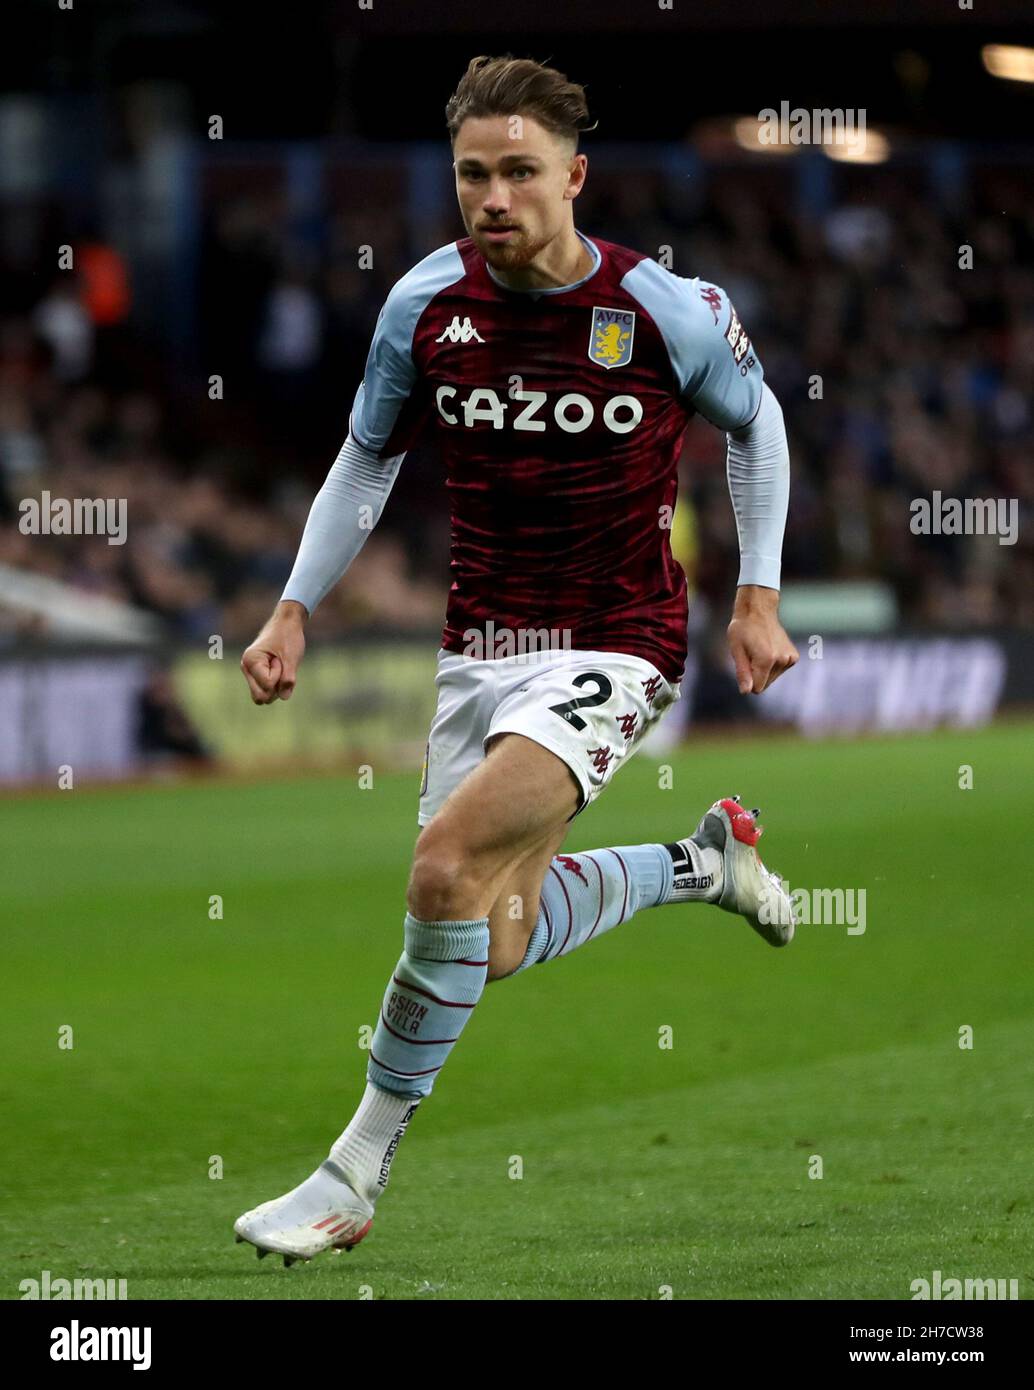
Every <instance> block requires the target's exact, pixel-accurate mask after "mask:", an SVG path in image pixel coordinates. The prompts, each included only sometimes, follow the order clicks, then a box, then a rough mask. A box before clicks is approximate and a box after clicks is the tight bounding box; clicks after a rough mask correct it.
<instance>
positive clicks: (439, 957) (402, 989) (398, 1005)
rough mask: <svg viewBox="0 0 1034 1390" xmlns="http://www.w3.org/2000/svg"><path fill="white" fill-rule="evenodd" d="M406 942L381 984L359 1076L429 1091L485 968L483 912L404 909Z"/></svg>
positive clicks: (407, 1091)
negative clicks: (436, 918)
mask: <svg viewBox="0 0 1034 1390" xmlns="http://www.w3.org/2000/svg"><path fill="white" fill-rule="evenodd" d="M404 941H405V949H404V950H403V952H402V955H401V957H400V959H399V963H398V965H397V966H396V967H395V973H394V974H393V975H392V977H391V980H390V981H389V983H388V987H387V989H386V990H385V992H384V1001H383V1003H382V1005H381V1016H380V1020H379V1021H378V1024H377V1027H376V1029H375V1030H374V1034H373V1041H372V1042H371V1044H370V1060H369V1063H368V1064H367V1068H366V1078H367V1080H368V1081H369V1082H371V1083H372V1084H373V1085H375V1086H379V1087H380V1088H381V1089H382V1090H385V1091H393V1092H394V1093H395V1094H396V1095H400V1096H413V1097H418V1096H426V1095H430V1093H431V1088H432V1086H433V1085H434V1079H435V1077H436V1076H437V1075H438V1073H439V1072H440V1071H441V1069H442V1067H443V1066H444V1065H445V1059H446V1058H447V1057H448V1055H449V1053H450V1052H451V1051H452V1046H453V1043H455V1042H456V1040H457V1039H458V1038H459V1035H460V1034H461V1033H462V1032H463V1028H464V1025H465V1024H466V1022H467V1019H468V1018H469V1017H470V1015H471V1012H472V1011H473V1009H474V1005H475V1004H476V1003H477V1002H478V1000H479V999H480V998H481V995H482V993H483V991H484V988H485V980H486V978H487V976H488V918H487V917H481V918H479V919H477V920H475V921H463V922H421V921H418V919H417V918H416V917H413V916H411V915H410V913H408V912H407V913H406V922H405V928H404Z"/></svg>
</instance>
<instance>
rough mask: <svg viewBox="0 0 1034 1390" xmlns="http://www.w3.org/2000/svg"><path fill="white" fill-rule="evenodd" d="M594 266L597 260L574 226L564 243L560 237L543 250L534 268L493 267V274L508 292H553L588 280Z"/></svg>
mask: <svg viewBox="0 0 1034 1390" xmlns="http://www.w3.org/2000/svg"><path fill="white" fill-rule="evenodd" d="M594 263H595V258H594V257H593V255H592V253H591V252H590V251H589V248H588V247H587V246H586V245H585V243H584V242H583V241H582V239H581V237H579V235H578V233H577V232H576V231H575V229H574V227H573V226H572V227H571V228H570V231H569V234H568V235H566V236H564V237H563V239H561V237H559V236H558V237H556V238H555V239H554V240H553V241H551V242H550V243H549V245H548V246H545V247H543V249H542V252H541V253H540V255H538V256H537V257H536V258H535V260H534V261H533V262H532V263H531V264H530V265H522V266H521V267H520V269H518V270H500V269H498V268H497V267H496V266H492V273H493V274H494V275H495V276H496V278H497V279H498V280H499V281H500V283H501V284H504V285H505V286H506V287H507V289H511V290H552V289H560V288H562V287H563V286H564V285H573V284H575V283H576V282H577V281H578V280H582V279H584V278H585V276H586V275H588V273H589V271H590V270H591V269H592V267H593V265H594Z"/></svg>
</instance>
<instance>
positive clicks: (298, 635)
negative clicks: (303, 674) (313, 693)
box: [241, 604, 305, 705]
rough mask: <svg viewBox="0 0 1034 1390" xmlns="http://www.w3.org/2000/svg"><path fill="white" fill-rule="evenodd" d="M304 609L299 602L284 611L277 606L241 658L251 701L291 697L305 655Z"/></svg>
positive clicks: (259, 702)
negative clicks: (302, 615)
mask: <svg viewBox="0 0 1034 1390" xmlns="http://www.w3.org/2000/svg"><path fill="white" fill-rule="evenodd" d="M291 610H297V613H295V612H293V611H291ZM304 612H305V610H304V609H303V608H302V607H301V605H300V604H291V605H290V609H289V610H288V611H287V612H281V609H280V607H279V606H278V607H277V611H276V612H275V613H274V614H273V616H272V617H271V618H270V620H269V622H268V623H266V625H265V627H264V628H263V629H262V631H261V632H260V633H259V635H258V636H257V637H256V638H255V640H254V642H252V644H251V646H250V647H248V648H247V650H246V651H245V653H244V655H243V656H242V657H241V670H242V671H243V672H244V679H245V680H246V681H247V682H248V689H249V690H250V691H251V698H252V702H253V703H254V704H256V705H271V704H272V703H273V701H274V700H289V699H290V698H291V695H292V693H293V691H294V687H295V684H296V682H297V680H298V667H299V665H300V664H301V660H302V657H303V656H304V655H305V628H304V625H303V620H302V617H301V614H302V613H304Z"/></svg>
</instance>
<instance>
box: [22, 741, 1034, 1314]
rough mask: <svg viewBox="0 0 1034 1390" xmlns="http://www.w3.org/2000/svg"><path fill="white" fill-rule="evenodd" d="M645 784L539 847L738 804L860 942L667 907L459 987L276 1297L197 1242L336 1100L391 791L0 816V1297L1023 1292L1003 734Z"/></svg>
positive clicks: (1026, 1025)
mask: <svg viewBox="0 0 1034 1390" xmlns="http://www.w3.org/2000/svg"><path fill="white" fill-rule="evenodd" d="M668 761H670V763H671V765H672V768H673V776H674V785H673V787H672V789H670V790H661V789H659V788H658V759H657V757H656V756H655V757H653V758H649V757H647V755H645V754H641V755H640V756H639V757H637V758H636V759H635V760H634V761H633V762H632V763H631V764H630V765H629V767H627V768H626V769H624V770H623V771H622V772H620V773H619V774H618V776H617V778H616V779H615V781H614V783H613V785H612V786H611V787H610V789H609V790H608V791H607V793H606V794H605V795H604V796H603V797H602V798H601V800H600V801H599V802H598V803H597V804H596V805H595V806H594V807H593V808H592V809H591V810H590V811H589V812H587V813H586V815H584V816H583V817H580V818H579V820H578V821H576V822H575V824H574V826H573V827H572V832H571V834H570V837H569V839H568V842H567V845H566V846H565V848H566V849H569V850H570V849H587V848H590V847H593V846H597V845H622V844H630V843H636V842H640V841H644V840H668V839H672V838H674V837H675V836H677V835H682V834H687V833H689V832H690V831H691V830H692V829H693V827H694V826H695V824H696V821H697V819H698V817H699V815H700V813H701V812H702V810H703V809H704V808H705V807H706V806H707V805H708V804H709V803H710V802H711V801H712V800H713V799H714V798H715V797H716V796H720V795H726V794H729V793H731V792H739V793H740V794H741V795H742V797H743V801H744V804H745V805H747V806H751V805H756V804H760V805H761V806H762V807H763V809H764V817H763V821H764V823H765V824H766V825H767V826H768V832H767V834H766V836H765V838H764V839H763V841H762V846H761V847H762V850H763V851H764V853H765V857H766V859H767V861H768V862H769V864H770V866H771V867H775V868H776V869H778V870H779V871H780V872H781V873H783V874H784V875H785V876H786V877H787V878H788V879H789V881H790V884H791V886H793V887H800V886H806V887H828V888H836V887H842V888H849V887H850V888H855V889H862V888H864V889H865V890H866V895H867V900H866V930H865V932H864V934H860V935H851V934H849V933H848V932H847V930H846V927H845V926H839V927H837V926H832V925H823V926H810V927H807V926H804V927H801V928H800V930H799V932H798V937H797V940H796V941H795V943H794V944H793V945H792V946H790V947H789V949H787V950H784V951H774V950H772V949H771V948H769V947H768V946H766V945H765V944H764V943H763V942H762V941H761V940H760V938H758V937H757V936H755V934H754V933H753V932H751V930H750V929H749V927H747V926H746V925H745V924H744V923H742V922H741V921H739V920H738V919H735V918H733V917H731V916H729V915H728V914H725V913H720V912H717V911H715V910H714V909H712V908H703V907H667V908H662V909H655V910H652V911H649V912H645V913H643V914H641V915H640V916H639V917H638V918H636V919H635V920H634V921H633V922H632V923H630V924H627V925H625V926H622V927H620V928H617V929H616V930H614V931H613V932H611V933H609V934H608V935H607V936H605V937H604V938H602V939H601V940H598V941H595V942H592V943H590V944H589V945H588V946H586V947H585V948H584V949H582V950H579V951H577V952H576V953H575V954H574V955H572V956H571V957H569V958H566V959H563V960H561V961H557V962H554V963H552V964H549V965H546V966H542V967H536V968H534V969H532V970H529V971H526V972H523V973H522V974H521V975H520V976H518V977H517V978H515V979H511V980H508V981H501V982H498V983H495V984H492V985H491V986H489V987H488V989H487V991H486V993H485V995H484V997H483V999H482V1002H481V1004H480V1005H479V1007H478V1009H477V1010H476V1011H475V1013H474V1015H473V1017H472V1019H471V1021H470V1024H469V1026H468V1027H467V1029H466V1031H465V1032H464V1035H463V1038H462V1040H461V1042H460V1043H459V1045H458V1046H457V1047H456V1049H455V1050H454V1052H453V1055H452V1057H451V1058H450V1060H449V1062H448V1064H447V1066H446V1067H445V1070H444V1071H443V1072H442V1074H441V1076H440V1077H439V1079H438V1082H437V1085H436V1088H435V1091H434V1093H433V1095H432V1096H431V1097H430V1099H429V1100H427V1101H425V1103H424V1105H423V1106H422V1107H421V1109H420V1110H419V1111H418V1113H417V1115H416V1118H415V1119H414V1121H413V1123H412V1125H411V1127H410V1130H409V1133H408V1134H407V1136H406V1138H405V1140H404V1141H403V1143H402V1146H401V1148H400V1150H399V1155H398V1158H397V1160H396V1162H395V1165H394V1168H393V1170H392V1180H391V1184H390V1186H389V1188H388V1191H387V1193H386V1195H385V1196H384V1197H383V1198H382V1200H381V1202H380V1204H379V1207H378V1214H377V1219H376V1221H375V1223H374V1226H373V1229H372V1231H371V1233H370V1235H369V1236H368V1237H367V1239H366V1241H365V1242H364V1243H363V1244H362V1245H361V1246H359V1247H358V1248H357V1249H356V1250H355V1251H353V1252H351V1253H350V1254H342V1255H324V1256H321V1257H320V1258H318V1259H317V1260H315V1261H314V1262H313V1263H312V1264H309V1265H304V1264H299V1265H297V1266H295V1267H294V1268H293V1269H291V1270H285V1269H284V1268H283V1266H282V1264H281V1263H280V1261H279V1259H278V1258H277V1257H275V1256H271V1257H270V1258H268V1259H267V1260H265V1261H263V1262H262V1263H261V1264H260V1263H259V1262H258V1261H257V1260H256V1259H255V1254H254V1251H253V1250H252V1249H251V1247H250V1246H244V1245H240V1246H238V1245H235V1244H234V1242H233V1237H232V1232H231V1224H232V1222H233V1220H234V1218H235V1217H236V1216H237V1215H238V1214H239V1213H240V1212H241V1211H242V1210H244V1209H245V1208H246V1207H249V1206H252V1205H255V1204H256V1203H258V1202H260V1201H264V1200H266V1199H268V1198H270V1197H273V1196H276V1195H277V1194H279V1193H281V1192H283V1191H285V1190H286V1189H287V1188H288V1187H291V1186H293V1185H294V1184H295V1183H297V1182H299V1181H300V1180H301V1179H302V1178H303V1177H305V1176H306V1175H307V1174H308V1173H309V1172H310V1171H311V1170H312V1168H313V1167H314V1166H315V1165H316V1163H317V1162H318V1161H319V1160H320V1159H321V1158H322V1157H323V1156H324V1154H325V1152H326V1150H327V1148H328V1146H329V1144H330V1142H331V1141H332V1140H333V1139H334V1138H335V1136H336V1135H337V1134H338V1132H339V1131H340V1130H341V1129H342V1128H343V1126H344V1124H345V1123H346V1122H347V1120H348V1118H349V1117H350V1115H351V1113H352V1110H353V1108H354V1105H355V1102H356V1101H357V1100H358V1098H359V1096H360V1094H361V1091H362V1086H363V1079H364V1071H365V1062H366V1053H365V1052H364V1051H362V1050H361V1049H360V1046H359V1035H360V1028H361V1026H362V1025H363V1024H369V1025H372V1024H373V1023H374V1022H375V1021H376V1017H377V1009H378V1006H379V1002H380V998H381V994H382V992H383V988H384V985H385V982H386V980H387V977H388V974H389V972H390V970H391V968H392V967H393V966H394V964H395V961H396V960H397V958H398V954H399V951H400V949H401V939H402V938H401V932H402V916H403V894H404V890H405V884H406V876H407V871H408V866H409V856H410V852H411V849H412V844H413V840H414V838H415V834H416V792H417V779H416V778H414V777H388V776H383V777H382V776H378V777H377V778H376V780H375V785H374V787H373V788H372V789H370V790H360V789H359V788H358V786H357V785H356V779H355V778H349V777H340V778H334V777H328V776H322V777H307V778H298V779H296V780H290V781H276V782H263V783H259V784H253V785H243V784H233V783H228V782H213V783H195V784H190V785H167V786H159V787H155V788H150V789H125V790H119V791H108V790H103V791H101V790H88V789H87V790H76V791H72V792H65V793H58V792H55V793H54V794H52V795H51V794H48V795H46V796H41V797H15V798H9V799H8V800H7V801H6V802H5V803H4V804H3V805H2V806H0V843H2V844H3V847H4V851H5V855H4V859H5V868H4V883H3V892H4V916H5V918H6V925H5V929H4V932H3V942H2V953H3V960H2V966H3V975H4V979H5V981H6V990H5V995H6V1002H5V1007H4V1009H3V1011H2V1019H0V1030H2V1032H0V1046H2V1053H3V1059H4V1067H3V1080H2V1099H3V1114H4V1130H5V1151H6V1152H5V1158H6V1162H5V1174H4V1187H5V1189H6V1193H5V1197H6V1200H5V1203H4V1214H3V1232H2V1233H3V1242H2V1254H0V1291H2V1295H3V1297H5V1298H18V1297H20V1291H19V1284H20V1281H21V1280H23V1279H26V1278H29V1279H31V1278H40V1276H41V1272H42V1271H43V1270H45V1269H46V1270H49V1271H50V1272H51V1278H52V1279H54V1278H58V1277H63V1278H69V1279H74V1278H77V1277H79V1278H125V1279H127V1280H128V1291H129V1296H130V1298H163V1299H204V1298H242V1299H280V1298H316V1299H328V1298H344V1299H357V1298H362V1297H371V1296H372V1297H374V1298H404V1299H419V1298H425V1299H426V1298H442V1299H463V1298H477V1299H516V1298H550V1299H606V1298H627V1299H658V1298H661V1297H665V1296H670V1297H673V1298H678V1299H715V1298H747V1299H759V1298H831V1299H838V1298H891V1299H907V1298H909V1297H910V1288H909V1286H910V1283H911V1281H912V1280H913V1279H917V1278H927V1279H929V1278H931V1277H932V1275H933V1271H934V1270H937V1269H939V1270H941V1271H942V1275H943V1277H944V1278H948V1277H959V1278H965V1277H972V1278H1003V1279H1010V1278H1016V1279H1018V1280H1019V1288H1020V1296H1021V1297H1030V1296H1031V1291H1032V1289H1034V1254H1032V1249H1034V1241H1032V1236H1034V1220H1032V1193H1031V1166H1030V1155H1031V1140H1032V1132H1034V1085H1032V1078H1034V1061H1032V1058H1034V1021H1032V1008H1031V998H1032V986H1031V980H1032V978H1034V914H1032V909H1031V891H1032V875H1031V861H1032V856H1031V852H1030V847H1029V846H1030V834H1031V826H1032V824H1034V775H1032V774H1034V726H1032V725H1030V724H1021V723H1013V724H1003V725H999V726H996V727H994V728H992V729H989V730H987V731H985V732H980V733H968V732H952V733H937V734H933V735H930V736H926V737H901V738H884V739H872V740H862V741H857V742H822V743H804V742H801V741H800V740H797V739H791V738H783V737H777V738H772V739H765V740H762V741H758V740H752V739H736V740H733V741H729V742H727V743H724V744H722V743H719V742H713V741H712V742H701V743H699V744H696V745H695V744H693V743H690V744H688V745H687V746H686V747H684V748H682V749H680V750H679V751H678V752H677V754H673V755H671V757H670V758H669V759H668ZM963 764H968V765H970V766H972V768H973V787H972V789H971V790H961V789H960V788H959V768H960V766H962V765H963ZM215 894H218V895H220V896H221V897H222V900H223V905H224V916H223V918H222V920H211V919H210V917H209V899H210V897H211V896H212V895H215ZM64 1025H70V1026H71V1028H72V1029H73V1030H74V1031H73V1041H74V1046H73V1047H72V1048H70V1049H68V1048H62V1047H59V1030H60V1029H61V1028H62V1026H64ZM965 1026H969V1027H971V1028H972V1029H973V1046H972V1048H970V1049H966V1048H960V1046H959V1036H960V1033H959V1030H960V1029H961V1028H963V1027H965ZM665 1027H667V1028H670V1029H671V1030H672V1032H671V1041H672V1046H671V1047H661V1046H659V1041H660V1040H661V1039H662V1037H663V1034H662V1032H661V1030H662V1029H664V1028H665ZM814 1155H819V1156H820V1157H821V1160H822V1165H823V1176H822V1177H821V1179H819V1178H812V1177H809V1164H811V1162H812V1157H813V1156H814ZM216 1156H218V1160H219V1161H220V1162H221V1165H222V1176H221V1177H212V1176H210V1172H211V1171H213V1164H214V1162H215V1157H216ZM516 1157H519V1159H520V1162H521V1164H522V1167H523V1176H521V1177H520V1178H515V1177H513V1176H511V1174H512V1173H513V1172H514V1171H515V1170H516ZM215 1171H218V1169H217V1168H216V1169H215ZM667 1290H670V1295H669V1294H667V1293H666V1291H667Z"/></svg>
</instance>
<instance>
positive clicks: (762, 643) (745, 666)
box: [727, 584, 800, 695]
mask: <svg viewBox="0 0 1034 1390" xmlns="http://www.w3.org/2000/svg"><path fill="white" fill-rule="evenodd" d="M727 631H728V638H729V650H730V651H731V652H732V659H733V661H734V662H735V663H736V681H737V683H738V685H739V687H740V694H741V695H760V694H761V692H762V691H763V690H767V689H768V687H769V686H770V685H771V684H772V682H773V681H774V680H778V679H779V677H780V676H781V675H782V674H783V672H784V671H789V669H790V667H791V666H796V665H797V662H798V660H799V659H800V653H799V652H798V650H797V648H796V647H795V646H794V644H793V643H792V642H791V641H790V639H789V637H787V635H786V632H785V631H784V629H783V625H782V623H780V621H779V591H778V590H777V589H763V588H761V587H759V586H758V585H756V584H745V585H743V586H742V587H741V588H739V589H738V590H737V591H736V604H735V607H734V608H733V614H732V622H731V623H730V624H729V627H728V630H727Z"/></svg>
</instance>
